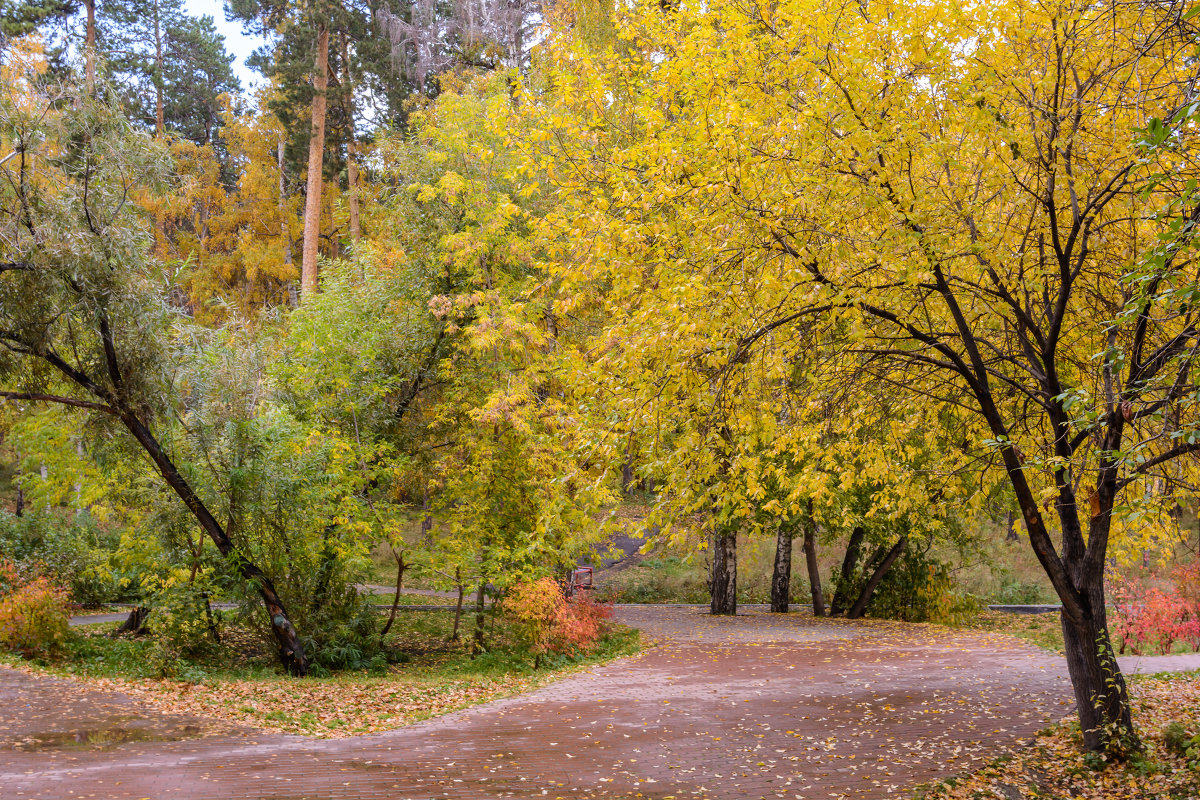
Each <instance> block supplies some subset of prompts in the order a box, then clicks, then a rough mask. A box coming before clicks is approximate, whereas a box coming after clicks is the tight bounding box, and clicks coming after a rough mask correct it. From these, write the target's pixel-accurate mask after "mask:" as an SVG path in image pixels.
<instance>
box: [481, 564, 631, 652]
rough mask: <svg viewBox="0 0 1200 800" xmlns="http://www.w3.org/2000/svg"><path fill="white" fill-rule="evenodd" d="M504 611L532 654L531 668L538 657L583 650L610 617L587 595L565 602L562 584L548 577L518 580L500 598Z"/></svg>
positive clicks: (605, 608) (606, 609) (601, 632)
mask: <svg viewBox="0 0 1200 800" xmlns="http://www.w3.org/2000/svg"><path fill="white" fill-rule="evenodd" d="M504 610H505V613H507V614H508V616H509V617H510V618H511V619H512V620H513V622H514V623H516V624H515V628H516V632H517V635H518V637H519V638H520V639H521V641H522V643H523V644H525V645H526V646H527V647H528V648H529V650H530V652H532V653H533V668H534V669H537V668H538V666H540V664H541V660H542V656H545V655H548V654H551V653H555V654H572V655H573V654H576V653H582V652H587V651H588V650H590V649H591V648H592V647H594V646H595V644H596V642H597V641H599V639H600V637H601V636H603V635H604V628H605V624H606V620H607V619H608V618H609V617H611V616H612V609H611V607H609V606H607V605H603V604H600V603H596V602H594V601H593V600H592V599H591V598H590V597H588V596H587V595H581V596H577V597H575V598H573V599H572V600H571V601H569V602H568V601H567V599H566V597H565V596H564V595H563V591H562V587H560V586H559V585H558V583H556V582H555V581H554V580H553V579H551V578H541V579H539V580H536V581H526V582H524V583H519V584H517V585H516V586H514V587H513V588H512V590H511V591H510V592H509V593H508V596H507V597H506V598H505V599H504Z"/></svg>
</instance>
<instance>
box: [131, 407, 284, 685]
mask: <svg viewBox="0 0 1200 800" xmlns="http://www.w3.org/2000/svg"><path fill="white" fill-rule="evenodd" d="M119 416H120V419H121V422H122V423H123V424H124V425H125V427H126V428H127V429H128V430H129V432H130V433H131V434H133V438H134V439H136V440H137V441H138V444H140V445H141V446H142V449H143V450H145V451H146V454H147V455H149V456H150V459H151V460H152V461H153V462H154V465H155V466H156V467H158V471H159V473H160V474H161V475H162V476H163V479H164V480H165V481H166V482H167V485H168V486H170V487H171V489H172V490H173V491H174V492H175V494H176V495H178V497H179V499H180V500H182V501H183V504H184V505H185V506H187V508H188V510H189V511H191V512H192V516H194V517H195V518H196V521H197V522H199V523H200V527H201V529H203V531H204V532H205V534H207V535H208V538H209V539H211V540H212V542H213V544H214V545H216V547H217V551H218V552H220V553H221V555H223V556H225V557H226V558H227V559H230V560H231V561H232V562H233V563H235V564H237V569H238V572H239V573H240V574H241V576H242V578H243V579H244V580H246V581H247V582H248V583H249V584H250V585H251V586H254V587H255V588H256V589H258V594H259V596H260V597H262V599H263V605H265V606H266V609H267V615H268V617H269V619H270V623H271V631H272V633H274V635H275V641H276V643H277V644H278V645H279V660H280V662H282V664H283V666H284V669H286V670H287V671H288V672H289V673H291V674H292V675H297V676H302V675H305V674H307V673H308V658H307V657H306V656H305V654H304V645H303V644H302V643H301V642H300V637H299V636H298V635H297V634H296V629H295V628H294V627H293V626H292V621H291V619H289V618H288V615H287V611H286V610H285V609H284V607H283V601H282V600H281V599H280V597H279V594H278V593H277V592H276V591H275V585H274V584H273V583H272V582H271V579H270V578H268V577H267V574H266V573H265V572H263V571H262V570H261V569H259V568H258V567H257V566H255V565H254V564H252V563H250V561H248V560H247V559H246V558H245V557H243V556H242V555H241V554H240V553H238V552H237V548H236V547H234V545H233V542H232V541H231V540H230V539H229V536H228V535H226V533H225V529H224V528H222V527H221V523H219V522H217V519H216V517H214V516H213V515H212V512H210V511H209V510H208V507H207V506H205V505H204V502H203V501H201V500H200V498H199V497H198V496H197V495H196V493H195V492H194V491H192V487H191V485H190V484H189V483H188V482H187V481H186V480H185V479H184V477H183V475H181V474H180V472H179V470H178V468H176V466H175V464H174V462H172V461H171V459H170V457H168V456H167V454H166V451H164V450H163V449H162V445H160V444H159V443H158V440H157V439H155V438H154V435H153V434H152V433H150V430H149V429H148V428H147V427H146V426H145V425H144V424H142V421H141V420H139V419H138V418H137V416H135V415H134V414H133V413H131V412H129V411H127V410H121V411H120V413H119Z"/></svg>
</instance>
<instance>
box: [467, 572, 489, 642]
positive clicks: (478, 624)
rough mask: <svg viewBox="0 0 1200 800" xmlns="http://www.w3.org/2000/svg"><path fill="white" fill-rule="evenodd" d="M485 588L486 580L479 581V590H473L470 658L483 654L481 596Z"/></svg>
mask: <svg viewBox="0 0 1200 800" xmlns="http://www.w3.org/2000/svg"><path fill="white" fill-rule="evenodd" d="M486 586H487V579H486V578H480V579H479V588H478V589H476V590H475V635H474V637H472V639H471V658H474V657H475V656H477V655H479V654H480V653H481V652H483V632H484V622H485V620H484V616H483V611H484V608H483V594H484V590H485V587H486Z"/></svg>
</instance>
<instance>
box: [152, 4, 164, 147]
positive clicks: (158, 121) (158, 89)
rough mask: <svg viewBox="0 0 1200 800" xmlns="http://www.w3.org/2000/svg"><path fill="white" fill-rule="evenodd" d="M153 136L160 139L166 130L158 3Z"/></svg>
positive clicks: (155, 34)
mask: <svg viewBox="0 0 1200 800" xmlns="http://www.w3.org/2000/svg"><path fill="white" fill-rule="evenodd" d="M153 14H154V138H155V139H161V138H162V136H163V132H164V131H165V130H166V114H165V113H164V111H163V75H164V71H163V46H162V20H161V18H160V13H159V4H158V3H157V2H155V3H154V11H153Z"/></svg>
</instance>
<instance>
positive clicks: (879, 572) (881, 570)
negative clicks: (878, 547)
mask: <svg viewBox="0 0 1200 800" xmlns="http://www.w3.org/2000/svg"><path fill="white" fill-rule="evenodd" d="M907 546H908V537H907V536H901V537H900V540H899V541H898V542H896V544H894V545H893V546H892V549H891V550H889V551H888V554H887V556H886V557H885V558H884V559H883V561H882V562H881V563H880V564H879V566H878V567H876V568H875V572H874V573H872V574H871V579H870V580H869V581H867V585H866V586H864V587H863V590H862V591H861V592H859V595H858V599H857V600H855V601H854V605H853V606H852V607H851V608H850V611H848V612H847V613H846V617H847V618H848V619H858V618H860V617H861V616H862V615H863V613H864V612H866V610H867V603H869V602H871V595H873V594H875V589H876V588H878V586H879V582H880V581H881V580H883V576H884V575H887V574H888V571H889V570H891V568H892V565H893V564H895V563H896V559H897V558H899V557H900V554H901V553H903V552H904V548H905V547H907Z"/></svg>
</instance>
